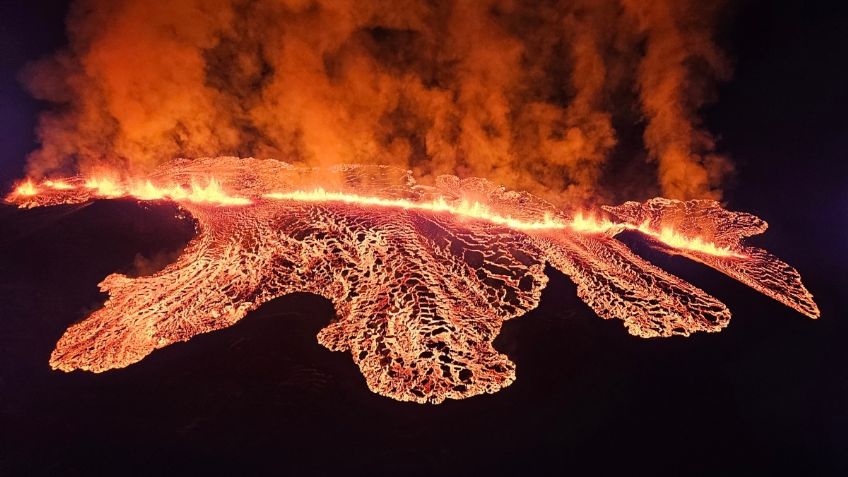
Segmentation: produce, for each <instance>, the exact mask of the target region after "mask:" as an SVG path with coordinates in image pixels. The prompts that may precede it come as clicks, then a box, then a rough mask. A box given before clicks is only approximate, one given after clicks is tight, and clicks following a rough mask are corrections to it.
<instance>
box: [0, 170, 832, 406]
mask: <svg viewBox="0 0 848 477" xmlns="http://www.w3.org/2000/svg"><path fill="white" fill-rule="evenodd" d="M120 197H128V198H133V199H135V200H145V201H146V200H170V201H174V202H176V203H177V204H178V205H179V206H180V207H181V208H183V209H184V210H185V211H187V212H188V213H189V214H191V215H192V216H193V217H194V218H195V220H196V221H197V230H198V232H197V235H196V237H195V238H194V239H193V240H192V241H191V242H190V243H189V244H188V246H187V247H186V248H185V250H184V251H183V252H182V254H181V255H180V256H179V257H178V258H177V259H176V261H175V262H174V263H172V264H170V265H169V266H167V267H166V268H164V269H163V270H161V271H159V272H157V273H154V274H152V275H149V276H142V277H137V278H130V277H127V276H125V275H121V274H112V275H109V276H107V277H106V278H105V279H104V280H103V281H102V282H101V283H100V288H101V289H102V290H103V291H105V292H107V293H108V294H109V299H108V300H107V301H106V302H105V304H104V305H103V307H102V308H100V309H98V310H96V311H94V312H93V313H91V314H90V315H89V316H88V317H87V318H86V319H84V320H83V321H81V322H79V323H76V324H74V325H72V326H71V327H70V328H68V330H67V331H66V332H65V334H64V336H62V338H61V339H60V340H59V342H58V343H57V344H56V349H55V350H54V351H53V353H52V355H51V357H50V365H51V366H52V367H53V368H54V369H61V370H63V371H71V370H75V369H82V370H88V371H93V372H102V371H107V370H110V369H115V368H121V367H125V366H127V365H130V364H132V363H135V362H137V361H139V360H141V359H143V358H144V357H145V356H147V355H148V354H150V353H151V352H153V351H154V350H155V349H158V348H162V347H164V346H168V345H169V344H171V343H174V342H178V341H187V340H189V339H191V338H192V337H193V336H195V335H197V334H200V333H204V332H209V331H213V330H217V329H221V328H226V327H228V326H231V325H233V324H234V323H236V322H237V321H239V320H240V319H242V318H243V317H244V316H245V315H246V314H247V313H248V312H249V311H250V310H253V309H255V308H257V307H258V306H259V305H261V304H262V303H264V302H267V301H269V300H272V299H274V298H276V297H279V296H282V295H286V294H289V293H294V292H310V293H315V294H318V295H321V296H323V297H326V298H327V299H329V300H331V301H332V302H333V304H334V305H335V309H336V311H337V314H338V319H337V320H336V321H334V322H333V323H331V324H330V325H328V326H327V327H325V328H324V329H322V330H321V331H320V332H319V334H318V341H319V342H320V343H321V344H323V345H324V346H326V347H327V348H329V349H331V350H335V351H348V352H350V354H351V356H352V358H353V360H354V361H355V363H356V364H357V365H358V366H359V369H360V370H361V372H362V374H363V375H364V377H365V379H366V382H367V384H368V386H369V388H370V389H371V390H372V391H374V392H376V393H378V394H381V395H384V396H388V397H391V398H394V399H398V400H403V401H416V402H422V403H423V402H430V403H439V402H441V401H443V400H444V399H446V398H450V399H462V398H466V397H469V396H474V395H477V394H481V393H492V392H496V391H498V390H499V389H501V388H503V387H505V386H507V385H509V384H510V383H511V382H512V381H513V380H514V379H515V365H514V364H513V363H512V362H511V361H510V360H509V359H508V357H507V356H505V355H503V354H501V353H499V352H497V351H496V350H495V349H494V348H493V346H492V340H494V338H495V337H496V336H497V334H498V333H499V331H500V328H501V325H502V323H503V322H504V321H505V320H509V319H511V318H515V317H517V316H520V315H522V314H524V313H526V312H527V311H528V310H531V309H533V308H534V307H536V306H537V305H538V303H539V298H540V296H541V292H542V289H543V288H544V287H545V285H546V282H547V278H546V276H545V274H544V267H545V266H546V265H550V266H553V267H554V268H556V269H558V270H560V271H561V272H563V273H564V274H566V275H568V276H569V277H570V278H571V279H572V280H573V281H574V283H575V284H576V285H577V293H578V295H579V297H580V298H581V299H582V300H583V301H584V302H586V304H588V305H589V306H590V307H591V308H592V309H593V310H594V311H595V312H596V313H597V314H598V315H599V316H600V317H602V318H605V319H612V318H616V319H620V320H622V321H623V322H624V325H625V327H626V328H627V330H628V331H629V332H630V333H631V334H633V335H637V336H641V337H646V338H648V337H663V336H671V335H683V336H688V335H690V334H691V333H694V332H699V331H706V332H715V331H720V330H721V329H722V328H724V327H725V326H726V325H727V324H728V321H729V320H730V312H729V310H728V309H727V307H726V306H725V305H724V304H723V303H721V302H720V301H719V300H717V299H716V298H714V297H712V296H710V295H708V294H707V293H705V292H704V291H703V290H700V289H698V288H697V287H695V286H693V285H691V284H689V283H687V282H686V281H684V280H682V279H680V278H678V277H676V276H674V275H671V274H669V273H667V272H665V271H663V270H661V269H659V268H657V267H656V266H654V265H652V264H650V263H648V262H647V261H645V260H643V259H642V258H640V257H639V256H637V255H635V254H634V253H633V252H631V251H630V249H628V248H627V247H626V246H625V245H624V244H623V243H621V242H619V241H618V240H616V239H615V235H616V234H618V233H620V232H622V231H624V230H633V231H636V232H638V233H641V234H643V235H645V236H646V238H647V239H648V240H649V241H651V242H652V243H654V244H656V246H657V247H659V248H661V249H662V250H664V251H667V252H669V253H674V254H680V255H684V256H686V257H689V258H691V259H693V260H696V261H698V262H701V263H703V264H705V265H707V266H710V267H712V268H714V269H716V270H719V271H721V272H722V273H724V274H726V275H728V276H730V277H732V278H735V279H736V280H739V281H740V282H742V283H744V284H746V285H748V286H750V287H752V288H753V289H755V290H757V291H760V292H762V293H764V294H766V295H768V296H770V297H772V298H774V299H776V300H778V301H780V302H782V303H784V304H786V305H787V306H790V307H792V308H794V309H796V310H798V311H799V312H801V313H803V314H805V315H807V316H809V317H811V318H816V317H818V316H819V310H818V308H817V306H816V304H815V302H814V301H813V297H812V295H811V294H810V293H809V292H808V291H807V289H806V288H805V287H804V285H803V284H802V283H801V278H800V275H799V274H798V272H797V271H796V270H795V269H793V268H792V267H790V266H789V265H787V264H786V263H784V262H782V261H781V260H779V259H778V258H776V257H774V256H773V255H771V254H769V253H768V252H767V251H765V250H762V249H759V248H755V247H752V246H749V245H745V244H744V243H743V239H744V238H746V237H748V236H751V235H755V234H759V233H762V232H763V231H765V229H766V227H767V224H766V223H765V222H764V221H763V220H761V219H759V218H757V217H755V216H753V215H750V214H746V213H740V212H730V211H727V210H724V209H723V208H721V207H720V206H719V204H718V203H716V202H714V201H706V200H692V201H686V202H681V201H674V200H667V199H662V198H657V199H652V200H650V201H647V202H645V203H637V202H627V203H624V204H622V205H620V206H617V207H604V211H605V215H604V217H601V216H600V215H587V214H586V213H581V212H580V211H576V212H571V211H563V210H560V209H558V208H556V207H554V206H553V205H551V204H549V203H547V202H545V201H543V200H541V199H539V198H537V197H534V196H532V195H530V194H528V193H524V192H514V191H508V190H505V189H504V188H502V187H498V186H497V185H495V184H492V183H491V182H489V181H487V180H485V179H476V178H470V179H459V178H457V177H455V176H440V177H438V178H437V179H436V181H435V185H433V186H424V185H420V184H417V183H416V182H415V180H414V179H413V178H412V176H411V175H410V173H409V172H408V171H405V170H402V169H398V168H393V167H382V166H336V167H333V168H330V169H323V170H316V169H309V168H304V167H295V166H292V165H290V164H287V163H284V162H279V161H275V160H257V159H239V158H232V157H220V158H206V159H198V160H192V161H188V160H176V161H173V162H171V163H168V164H165V165H163V166H160V167H159V168H158V169H157V170H155V171H154V172H153V173H152V174H150V175H149V176H148V177H144V178H142V179H139V180H125V179H117V178H109V177H81V176H77V177H69V178H64V179H52V180H47V181H41V182H36V181H32V180H27V181H26V182H23V183H22V184H20V185H19V186H18V187H17V188H15V189H14V190H13V191H12V192H11V193H10V194H9V195H8V196H7V198H6V201H7V202H10V203H13V204H16V205H17V206H19V207H39V206H50V205H58V204H72V203H82V202H87V201H91V200H95V199H114V198H120Z"/></svg>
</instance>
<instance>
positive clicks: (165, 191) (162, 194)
mask: <svg viewBox="0 0 848 477" xmlns="http://www.w3.org/2000/svg"><path fill="white" fill-rule="evenodd" d="M62 183H63V184H66V185H67V187H55V186H52V187H53V188H55V189H65V188H71V189H72V188H74V187H73V186H71V185H70V184H67V183H65V182H62ZM53 184H56V182H53ZM85 187H87V188H89V189H93V190H94V193H95V195H97V196H98V197H108V198H115V197H133V198H135V199H138V200H162V199H170V200H174V201H176V202H181V201H189V202H196V203H210V204H218V205H247V204H250V203H251V201H250V200H249V199H246V198H244V197H235V196H231V195H228V194H227V193H226V192H224V190H223V189H222V188H221V184H220V183H219V182H218V181H217V180H216V179H215V178H212V179H209V182H208V183H207V185H206V186H202V185H199V184H197V183H194V182H193V183H192V184H191V186H190V187H184V186H181V185H178V184H170V185H167V186H156V185H154V184H153V183H152V182H151V181H149V180H146V181H144V182H141V181H136V182H133V183H131V184H130V185H128V186H124V185H121V184H120V183H118V182H116V181H114V180H112V179H109V178H98V177H93V178H90V179H88V180H86V182H85Z"/></svg>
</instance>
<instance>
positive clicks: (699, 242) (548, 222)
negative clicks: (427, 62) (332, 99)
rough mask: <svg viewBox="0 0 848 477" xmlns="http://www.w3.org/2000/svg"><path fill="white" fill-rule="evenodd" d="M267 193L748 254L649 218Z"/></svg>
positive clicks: (342, 195)
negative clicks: (532, 217) (539, 216)
mask: <svg viewBox="0 0 848 477" xmlns="http://www.w3.org/2000/svg"><path fill="white" fill-rule="evenodd" d="M264 197H265V198H268V199H277V200H293V201H299V202H343V203H347V204H357V205H369V206H378V207H399V208H402V209H416V210H427V211H432V212H449V213H451V214H454V215H459V216H465V217H470V218H474V219H480V220H486V221H488V222H492V223H495V224H498V225H506V226H509V227H511V228H514V229H518V230H557V229H560V230H561V229H566V228H569V229H572V230H574V231H576V232H580V233H597V234H601V233H602V234H607V235H609V236H615V235H617V234H618V233H620V232H622V231H624V230H635V231H638V232H640V233H643V234H645V235H648V236H650V237H653V238H654V239H656V240H658V241H660V242H662V243H664V244H666V245H668V246H670V247H673V248H678V249H685V250H693V251H697V252H702V253H707V254H710V255H717V256H721V257H736V258H745V255H742V254H739V253H737V252H735V251H733V250H731V249H730V248H728V247H719V246H717V245H716V244H714V243H712V242H707V241H705V240H703V239H701V238H700V237H695V238H694V239H692V238H689V237H686V236H684V235H682V234H680V233H678V232H676V231H674V230H673V229H671V228H664V229H662V230H660V231H656V230H653V229H651V228H650V226H649V224H648V222H644V223H642V224H640V225H639V226H635V225H631V224H626V223H616V222H612V221H609V220H606V219H603V220H597V219H595V218H594V217H592V216H589V217H585V216H583V215H582V214H577V215H576V216H575V217H574V218H573V219H572V220H571V222H563V221H561V220H557V219H554V218H553V217H552V216H551V215H550V214H548V213H546V214H545V216H544V219H543V220H540V221H533V222H530V221H524V220H520V219H516V218H513V217H510V216H503V215H499V214H497V213H495V212H492V211H491V209H489V208H488V207H486V206H485V205H484V204H481V203H479V202H469V201H466V200H463V201H460V202H459V203H457V204H451V203H448V202H447V201H445V200H444V199H443V198H438V199H435V200H432V201H428V202H413V201H410V200H407V199H384V198H381V197H373V196H361V195H357V194H346V193H342V192H328V191H326V190H324V189H323V188H320V187H319V188H317V189H314V190H312V191H294V192H285V193H282V192H275V193H270V194H265V195H264Z"/></svg>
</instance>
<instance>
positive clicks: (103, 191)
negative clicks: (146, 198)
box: [85, 177, 126, 197]
mask: <svg viewBox="0 0 848 477" xmlns="http://www.w3.org/2000/svg"><path fill="white" fill-rule="evenodd" d="M85 186H86V187H88V188H89V189H95V190H96V191H97V195H99V196H102V197H121V196H123V195H126V194H125V192H124V190H123V189H122V188H121V187H120V186H118V185H117V184H116V183H115V181H113V180H112V179H108V178H98V177H92V178H90V179H88V180H87V181H85Z"/></svg>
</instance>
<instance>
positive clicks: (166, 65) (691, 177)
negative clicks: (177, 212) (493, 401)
mask: <svg viewBox="0 0 848 477" xmlns="http://www.w3.org/2000/svg"><path fill="white" fill-rule="evenodd" d="M717 9H718V7H717V6H716V4H715V2H696V1H694V0H682V1H674V0H661V1H657V0H597V1H596V0H569V1H555V0H548V1H532V2H531V1H528V0H524V1H521V0H514V1H508V0H502V1H498V0H486V1H465V0H432V1H413V0H368V1H365V0H358V1H353V0H178V1H171V2H150V1H146V0H120V1H118V0H78V1H77V2H76V3H75V4H73V6H72V8H71V13H70V15H69V19H68V32H69V39H70V44H69V46H68V48H67V49H66V50H63V51H60V52H58V53H57V54H56V55H54V56H53V57H51V58H48V59H44V60H41V61H39V62H37V63H35V64H32V65H30V66H29V67H28V68H27V69H26V70H25V71H24V73H23V79H24V81H25V83H26V84H27V86H28V87H29V88H30V90H31V91H32V93H33V94H34V95H35V96H36V97H38V98H41V99H44V100H48V101H51V102H53V103H56V107H55V108H53V109H52V110H51V111H49V112H47V113H44V114H43V115H42V117H41V119H40V123H39V126H38V135H39V138H40V142H41V147H40V148H39V149H38V150H36V151H34V152H33V153H32V154H31V156H30V159H29V166H28V167H29V172H30V173H31V174H33V175H44V174H50V173H51V172H54V171H58V170H68V169H78V170H81V171H83V172H94V171H96V170H98V169H100V168H105V167H108V168H110V169H115V168H119V170H123V171H129V172H133V171H136V170H137V171H138V172H143V171H145V170H147V169H149V168H150V167H152V166H154V165H156V164H159V163H161V162H164V161H167V160H170V159H172V158H174V157H178V156H183V157H199V156H217V155H222V154H231V155H238V156H255V157H276V158H279V159H283V160H287V161H294V162H303V163H306V164H314V165H326V164H335V163H342V162H344V163H351V162H357V163H382V164H392V165H398V166H402V167H406V168H410V169H413V170H414V171H415V173H416V175H417V176H419V177H424V178H426V177H429V176H431V175H433V174H440V173H453V174H458V175H460V176H479V177H486V178H488V179H490V180H493V181H495V182H499V183H502V184H504V185H507V186H511V187H515V188H520V189H525V190H529V191H531V192H534V193H537V194H541V195H544V196H547V197H553V196H555V195H556V196H558V197H559V198H560V200H562V198H563V197H564V198H566V199H567V200H572V201H586V200H589V199H590V198H593V197H594V198H600V197H602V196H604V190H603V187H602V183H603V182H604V174H605V172H606V173H608V169H609V168H608V165H609V161H610V160H609V158H610V157H611V155H612V153H613V152H614V149H615V146H616V143H617V134H616V128H615V126H614V124H616V123H618V124H621V123H623V122H626V121H631V122H633V121H640V120H643V123H644V136H643V142H644V146H645V148H646V150H647V152H648V155H647V157H648V159H649V160H650V161H652V162H654V163H655V166H654V165H645V166H644V169H646V170H647V171H651V172H650V173H652V174H653V173H655V174H656V175H657V182H658V184H659V186H660V188H661V191H662V193H663V194H664V195H666V196H668V197H672V198H682V199H687V198H696V197H697V198H717V197H719V196H720V185H721V180H722V177H723V176H724V175H725V174H726V173H727V172H728V171H729V170H730V165H729V162H728V161H727V160H726V159H724V158H722V157H720V156H718V155H716V154H714V153H713V150H714V141H713V138H712V136H711V135H710V134H709V132H708V131H706V130H705V129H704V128H703V127H701V125H700V123H699V120H698V118H697V115H696V114H697V111H698V109H699V108H700V107H701V106H702V105H703V104H704V102H705V101H706V100H708V99H709V98H710V92H711V90H710V85H711V84H712V83H713V81H714V80H716V79H723V78H726V77H727V76H728V74H729V72H728V66H727V64H726V61H725V59H724V58H723V56H722V54H721V52H720V51H719V50H718V49H717V47H716V46H715V43H714V42H713V40H712V26H713V24H714V23H715V18H716V15H717ZM634 112H636V113H635V114H634ZM637 160H642V159H641V158H638V159H637Z"/></svg>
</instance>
